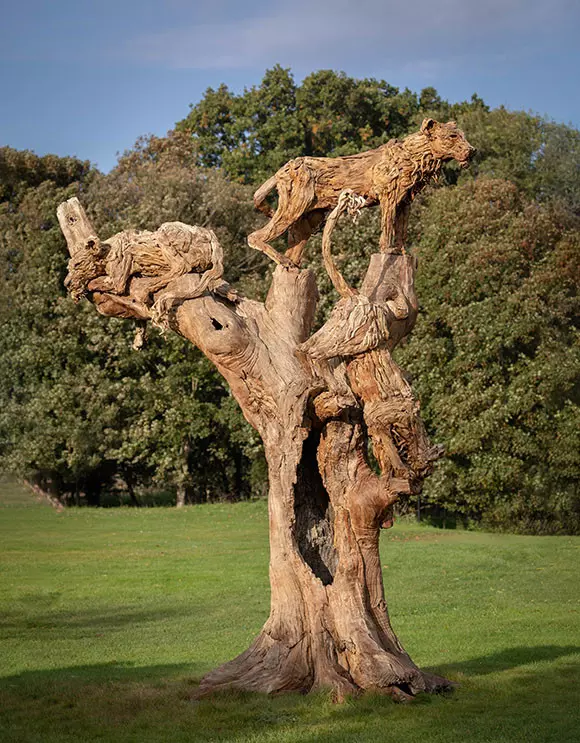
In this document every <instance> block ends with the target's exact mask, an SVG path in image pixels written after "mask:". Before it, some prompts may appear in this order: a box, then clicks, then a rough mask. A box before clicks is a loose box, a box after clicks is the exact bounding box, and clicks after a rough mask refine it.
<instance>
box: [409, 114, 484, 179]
mask: <svg viewBox="0 0 580 743" xmlns="http://www.w3.org/2000/svg"><path fill="white" fill-rule="evenodd" d="M421 134H423V135H425V137H426V138H427V141H428V143H429V149H430V150H431V154H432V155H433V157H435V158H437V159H438V160H442V161H443V162H447V161H449V160H457V162H458V163H459V164H460V165H461V167H463V168H466V167H467V166H468V165H469V162H470V161H471V158H472V157H473V155H474V154H475V148H474V147H472V146H471V145H470V144H469V142H468V141H467V140H466V139H465V134H463V132H462V131H461V129H459V127H458V126H457V124H456V123H455V122H454V121H449V122H448V123H447V124H440V123H439V122H438V121H435V120H434V119H424V120H423V123H422V124H421Z"/></svg>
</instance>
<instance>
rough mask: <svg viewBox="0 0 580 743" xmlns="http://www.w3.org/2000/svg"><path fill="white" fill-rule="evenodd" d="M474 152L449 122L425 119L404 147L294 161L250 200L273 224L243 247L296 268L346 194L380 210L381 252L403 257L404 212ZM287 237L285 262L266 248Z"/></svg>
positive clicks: (389, 146)
mask: <svg viewBox="0 0 580 743" xmlns="http://www.w3.org/2000/svg"><path fill="white" fill-rule="evenodd" d="M474 152H475V150H474V148H473V147H472V146H471V145H470V144H469V142H468V141H467V140H466V139H465V136H464V134H463V132H462V131H461V130H460V129H459V128H458V127H457V124H456V123H455V122H453V121H451V122H449V123H447V124H440V123H438V122H437V121H434V120H433V119H425V120H424V121H423V124H422V125H421V129H420V131H418V132H416V133H415V134H410V135H409V136H408V137H406V138H405V139H403V140H402V141H398V140H394V139H393V140H391V141H390V142H387V144H384V145H382V146H381V147H377V149H374V150H369V151H368V152H361V153H360V154H358V155H349V156H347V157H334V158H327V157H298V158H296V159H295V160H290V162H288V163H286V165H284V166H283V167H282V168H280V170H279V171H278V172H277V173H276V174H275V175H273V176H272V177H271V178H270V179H269V180H267V181H266V182H265V183H264V184H263V185H262V186H260V188H259V189H258V190H257V191H256V193H255V194H254V204H255V205H256V208H257V209H259V210H260V211H262V212H264V213H265V214H266V215H267V216H269V217H271V219H270V221H269V222H268V224H266V225H265V226H264V227H262V229H260V230H257V231H256V232H253V233H252V234H251V235H249V237H248V244H249V245H250V246H251V247H252V248H255V249H256V250H261V251H263V252H264V253H266V254H267V255H268V256H270V258H272V259H273V260H275V261H276V262H277V263H281V264H283V265H286V266H290V265H292V264H293V263H296V264H299V263H300V259H301V257H302V252H303V250H304V247H305V245H306V242H307V240H308V238H309V237H310V236H311V235H312V233H313V232H314V231H315V230H316V229H317V228H318V227H319V226H320V224H321V223H322V221H323V220H324V218H325V216H326V214H327V213H328V212H329V211H330V210H331V209H333V208H334V207H335V206H336V204H337V202H338V197H339V195H340V193H341V192H342V191H343V190H344V189H350V190H351V191H353V192H354V193H355V194H356V195H358V196H361V197H363V198H364V200H365V201H364V205H365V206H376V205H377V204H380V206H381V222H382V233H381V243H380V247H381V252H386V253H388V252H393V253H401V252H404V243H405V239H406V233H407V222H408V215H409V207H410V205H411V202H412V201H413V199H414V198H415V196H416V195H417V194H418V193H419V192H420V191H421V190H422V189H423V188H424V187H425V186H426V185H427V183H428V182H429V181H430V180H431V179H432V178H433V177H435V176H437V175H438V173H439V172H440V170H441V166H442V164H443V163H445V162H448V161H450V160H456V161H457V162H458V163H459V164H460V165H461V166H463V167H467V165H468V164H469V161H470V160H471V158H472V156H473V154H474ZM274 188H276V189H277V191H278V208H277V209H276V211H275V212H272V210H271V209H270V207H269V206H268V204H267V203H266V197H267V195H268V194H269V193H270V192H271V191H272V190H273V189H274ZM286 231H289V244H290V249H289V250H288V251H287V253H286V256H283V255H281V254H280V253H278V251H276V250H275V249H274V248H273V247H272V246H271V245H269V241H271V240H275V239H276V238H277V237H280V236H281V235H282V234H284V233H285V232H286Z"/></svg>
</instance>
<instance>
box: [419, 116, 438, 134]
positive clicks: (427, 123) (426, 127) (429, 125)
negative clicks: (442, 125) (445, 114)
mask: <svg viewBox="0 0 580 743" xmlns="http://www.w3.org/2000/svg"><path fill="white" fill-rule="evenodd" d="M436 123H437V122H436V121H435V119H423V123H422V124H421V132H422V134H426V135H427V136H429V134H431V132H432V131H433V128H434V126H435V124H436Z"/></svg>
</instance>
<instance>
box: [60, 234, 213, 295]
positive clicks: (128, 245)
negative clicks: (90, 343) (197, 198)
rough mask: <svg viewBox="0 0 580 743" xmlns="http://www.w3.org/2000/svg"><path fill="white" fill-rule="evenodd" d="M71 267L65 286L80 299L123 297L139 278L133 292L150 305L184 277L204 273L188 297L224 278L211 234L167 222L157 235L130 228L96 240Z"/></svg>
mask: <svg viewBox="0 0 580 743" xmlns="http://www.w3.org/2000/svg"><path fill="white" fill-rule="evenodd" d="M68 268H69V272H68V275H67V277H66V279H65V285H66V286H67V288H68V290H69V292H70V294H71V296H72V297H73V299H74V300H75V301H79V299H81V298H82V297H83V296H84V295H85V294H87V292H89V291H91V292H95V291H97V292H106V293H108V294H114V295H118V296H120V297H122V296H123V295H126V294H127V293H128V292H129V287H130V282H131V279H133V278H139V279H140V282H138V284H137V285H136V286H137V288H133V289H132V291H133V293H134V294H135V296H137V298H138V299H139V301H141V302H143V303H144V304H145V305H146V306H150V305H151V304H152V301H153V295H154V294H155V293H156V292H159V291H161V290H162V289H165V288H166V287H167V285H168V284H169V283H170V282H171V281H173V280H174V279H177V278H179V277H180V276H184V275H185V274H189V273H198V274H202V276H201V278H200V281H199V282H198V284H197V286H196V287H195V289H192V291H191V292H190V293H189V295H188V297H187V298H189V299H193V298H194V297H196V296H200V295H201V294H203V292H204V291H205V290H206V289H207V288H210V289H211V288H213V286H214V284H215V283H216V282H219V280H220V278H221V276H222V274H223V265H222V249H221V246H220V245H219V242H218V240H217V237H216V236H215V234H214V233H213V232H212V231H211V230H207V229H205V228H203V227H191V226H190V225H187V224H183V223H181V222H167V223H165V224H162V225H161V227H160V228H159V229H158V230H157V231H156V232H147V231H143V232H137V231H133V230H130V231H129V230H128V231H126V232H120V233H118V234H117V235H113V237H111V238H109V239H108V240H107V241H106V242H103V243H101V241H100V240H99V239H98V238H97V237H91V238H89V239H88V240H86V242H85V243H84V245H81V246H78V247H77V249H76V250H75V252H74V255H73V257H72V258H71V259H70V261H69V266H68ZM183 298H185V297H181V299H183Z"/></svg>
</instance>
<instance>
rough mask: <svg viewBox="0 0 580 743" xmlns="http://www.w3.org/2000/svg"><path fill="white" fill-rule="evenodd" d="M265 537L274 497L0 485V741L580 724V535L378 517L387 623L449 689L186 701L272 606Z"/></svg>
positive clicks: (474, 730) (491, 731)
mask: <svg viewBox="0 0 580 743" xmlns="http://www.w3.org/2000/svg"><path fill="white" fill-rule="evenodd" d="M267 536H268V533H267V514H266V504H265V503H263V502H253V503H239V504H234V505H207V506H192V507H188V508H185V509H182V510H180V511H178V510H174V509H165V508H152V509H126V508H123V509H100V510H92V509H88V508H84V509H72V510H69V511H65V512H63V513H57V512H55V511H54V510H52V509H51V508H49V507H48V506H45V505H44V504H41V503H38V502H36V501H35V500H34V498H33V497H32V496H30V495H29V494H28V493H24V492H22V491H20V490H19V489H18V488H16V487H13V486H12V487H9V486H7V485H3V486H2V485H0V571H1V573H0V574H1V579H0V741H1V742H2V743H9V742H10V743H12V741H22V742H24V741H26V743H29V742H30V743H32V742H33V741H34V743H53V742H55V741H66V742H67V743H68V742H69V741H70V743H73V741H74V743H79V742H80V743H84V742H85V741H109V742H111V743H112V742H113V741H114V742H115V743H125V742H126V741H135V742H137V741H139V743H148V742H149V741H158V742H159V743H161V742H163V743H165V742H166V741H167V742H170V743H180V742H181V741H208V742H209V741H231V743H234V742H235V743H238V742H239V743H242V741H243V742H248V743H249V742H250V741H252V742H254V741H255V742H256V743H266V742H270V741H284V742H288V743H294V741H300V742H304V743H315V742H316V743H318V741H320V742H321V743H326V742H328V743H331V742H332V743H340V742H341V741H356V742H357V743H359V742H360V743H365V742H366V741H397V743H407V741H429V743H439V742H440V741H453V742H455V741H460V742H462V741H469V742H470V743H471V742H472V741H473V742H475V743H479V742H482V743H483V742H484V741H485V742H490V741H507V742H508V743H515V742H516V741H526V743H527V742H528V741H554V742H556V741H557V742H558V743H564V742H565V741H575V742H576V741H578V740H580V683H579V682H580V672H579V669H580V664H579V660H580V632H579V630H580V620H579V614H578V610H579V603H580V601H579V599H580V590H579V573H578V567H579V563H580V538H577V537H576V538H575V537H522V536H506V535H495V534H483V533H474V532H465V531H457V532H455V531H439V530H435V529H432V528H429V527H422V526H416V525H410V524H397V525H396V526H395V528H394V529H391V530H390V531H388V532H384V533H383V537H382V550H381V552H382V560H383V565H384V577H385V586H386V591H387V599H388V602H389V608H390V611H391V617H392V621H393V624H394V627H395V629H396V631H397V633H398V635H399V637H400V639H401V641H402V642H403V643H404V645H405V647H406V649H407V650H408V651H409V652H410V654H411V656H412V657H413V659H414V660H415V661H416V662H417V663H418V664H419V665H421V666H423V667H429V668H432V669H434V670H436V671H437V672H438V673H441V674H443V675H446V676H447V677H448V678H451V679H453V680H456V681H458V682H459V683H460V686H459V688H458V690H457V691H456V692H455V693H454V694H453V695H452V696H451V697H447V698H446V697H422V698H419V699H418V700H417V701H416V702H415V703H414V704H410V705H397V704H395V703H393V702H392V701H391V700H390V699H388V698H383V697H379V696H374V695H370V694H369V695H365V696H363V697H362V698H360V699H354V700H351V701H348V702H346V703H344V704H340V705H336V704H333V703H332V702H331V701H330V698H329V697H328V695H326V694H313V695H308V696H299V695H294V694H291V695H285V696H280V697H275V698H268V697H263V696H260V695H254V694H228V695H221V696H219V697H217V698H213V699H210V700H204V701H201V702H192V701H191V700H190V697H191V694H192V691H193V690H194V689H195V686H196V684H197V682H198V680H199V678H200V676H201V675H202V674H203V673H205V672H206V671H208V670H209V669H211V668H212V667H214V666H216V665H218V664H220V663H222V662H224V661H225V660H228V659H230V658H233V657H234V656H235V655H236V654H237V653H239V652H241V651H242V650H244V649H245V648H246V647H247V646H248V644H249V643H250V641H251V640H252V638H253V637H254V636H255V635H256V633H257V632H258V630H259V629H260V627H261V626H262V624H263V622H264V620H265V619H266V617H267V615H268V602H269V589H268V547H267Z"/></svg>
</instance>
